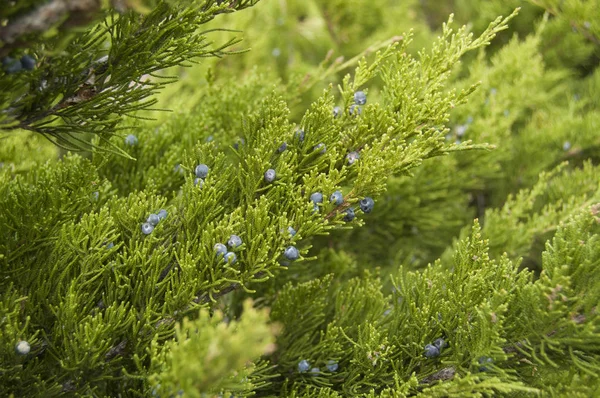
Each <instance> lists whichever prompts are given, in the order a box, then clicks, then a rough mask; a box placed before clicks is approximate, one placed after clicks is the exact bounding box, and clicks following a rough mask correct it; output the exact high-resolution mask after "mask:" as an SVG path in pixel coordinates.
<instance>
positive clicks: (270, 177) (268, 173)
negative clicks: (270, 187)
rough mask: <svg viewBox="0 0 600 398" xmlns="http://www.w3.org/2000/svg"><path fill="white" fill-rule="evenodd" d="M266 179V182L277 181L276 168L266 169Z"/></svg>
mask: <svg viewBox="0 0 600 398" xmlns="http://www.w3.org/2000/svg"><path fill="white" fill-rule="evenodd" d="M265 181H266V182H273V181H275V170H273V169H269V170H267V171H265Z"/></svg>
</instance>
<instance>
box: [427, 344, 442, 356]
mask: <svg viewBox="0 0 600 398" xmlns="http://www.w3.org/2000/svg"><path fill="white" fill-rule="evenodd" d="M439 355H440V350H439V349H438V348H437V347H436V346H434V345H432V344H427V345H426V346H425V356H426V357H427V358H435V357H437V356H439Z"/></svg>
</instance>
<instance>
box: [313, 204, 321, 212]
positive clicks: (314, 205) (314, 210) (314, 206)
mask: <svg viewBox="0 0 600 398" xmlns="http://www.w3.org/2000/svg"><path fill="white" fill-rule="evenodd" d="M319 210H320V209H319V205H318V204H316V203H313V211H312V212H313V214H314V213H318V212H319Z"/></svg>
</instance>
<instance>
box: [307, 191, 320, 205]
mask: <svg viewBox="0 0 600 398" xmlns="http://www.w3.org/2000/svg"><path fill="white" fill-rule="evenodd" d="M310 200H311V201H312V202H313V203H314V204H317V203H323V194H322V193H321V192H315V193H313V194H312V195H310Z"/></svg>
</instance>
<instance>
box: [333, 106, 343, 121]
mask: <svg viewBox="0 0 600 398" xmlns="http://www.w3.org/2000/svg"><path fill="white" fill-rule="evenodd" d="M341 114H342V108H340V107H339V106H336V107H334V108H333V117H334V118H336V117H339V116H340V115H341Z"/></svg>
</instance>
